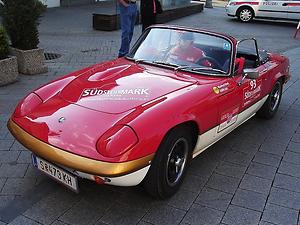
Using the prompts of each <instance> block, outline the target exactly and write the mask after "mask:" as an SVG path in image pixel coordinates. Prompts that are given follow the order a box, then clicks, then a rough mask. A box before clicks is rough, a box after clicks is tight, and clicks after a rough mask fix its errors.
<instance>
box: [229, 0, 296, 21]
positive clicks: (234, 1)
mask: <svg viewBox="0 0 300 225" xmlns="http://www.w3.org/2000/svg"><path fill="white" fill-rule="evenodd" d="M225 9H226V13H227V15H228V16H233V17H237V18H238V19H239V20H240V21H242V22H250V21H251V20H252V19H253V18H254V17H255V18H272V19H288V20H298V21H299V20H300V0H294V1H291V0H289V1H287V0H282V1H276V0H230V1H229V3H228V4H227V5H226V6H225Z"/></svg>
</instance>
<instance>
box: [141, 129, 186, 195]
mask: <svg viewBox="0 0 300 225" xmlns="http://www.w3.org/2000/svg"><path fill="white" fill-rule="evenodd" d="M191 136H192V135H191V133H190V132H187V130H185V129H173V130H171V131H170V132H169V133H168V134H167V135H166V137H165V138H164V140H163V141H162V143H161V144H160V146H159V148H158V150H157V153H156V155H155V158H154V160H153V162H152V164H151V167H150V169H149V171H148V174H147V176H146V178H145V180H144V181H143V186H144V188H145V189H146V191H147V192H148V193H149V194H150V195H152V196H153V197H155V198H161V199H164V198H168V197H170V196H172V195H173V194H175V192H176V191H177V190H178V189H179V187H180V185H181V184H182V181H183V178H184V176H185V174H186V170H187V167H188V165H189V163H190V161H191V158H192V152H191V149H192V144H191V143H192V140H191Z"/></svg>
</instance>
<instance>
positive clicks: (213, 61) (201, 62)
mask: <svg viewBox="0 0 300 225" xmlns="http://www.w3.org/2000/svg"><path fill="white" fill-rule="evenodd" d="M205 60H207V61H208V62H210V63H211V64H212V67H213V68H214V69H219V70H222V69H223V68H222V66H221V65H220V63H219V62H218V61H217V60H215V59H214V58H212V57H210V56H203V57H202V58H200V59H198V61H197V62H196V64H199V65H203V61H205Z"/></svg>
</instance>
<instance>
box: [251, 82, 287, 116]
mask: <svg viewBox="0 0 300 225" xmlns="http://www.w3.org/2000/svg"><path fill="white" fill-rule="evenodd" d="M281 95H282V82H281V80H278V81H276V83H275V85H274V87H273V88H272V91H271V93H270V95H269V97H268V98H267V100H266V102H265V103H264V104H263V106H262V107H261V108H260V109H259V110H258V112H257V115H258V116H259V117H261V118H264V119H271V118H273V117H274V116H275V114H276V112H277V110H278V108H279V105H280V101H281Z"/></svg>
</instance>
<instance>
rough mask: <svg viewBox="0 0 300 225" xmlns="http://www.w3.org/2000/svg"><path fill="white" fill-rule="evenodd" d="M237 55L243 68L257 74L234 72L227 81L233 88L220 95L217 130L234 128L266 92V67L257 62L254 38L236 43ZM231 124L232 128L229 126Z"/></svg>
mask: <svg viewBox="0 0 300 225" xmlns="http://www.w3.org/2000/svg"><path fill="white" fill-rule="evenodd" d="M237 51H238V53H237V57H239V58H242V57H243V58H244V59H245V63H244V69H248V71H252V72H255V73H257V74H258V76H257V77H256V78H249V77H247V76H246V75H245V74H244V73H235V74H234V76H232V77H231V78H230V79H231V80H230V81H228V82H227V83H229V84H231V85H234V89H233V90H232V91H231V92H228V93H227V95H224V96H222V102H223V103H225V102H226V101H227V100H229V102H230V103H229V102H227V103H225V104H220V114H219V118H220V121H219V124H220V125H219V129H218V132H223V130H224V129H228V128H229V129H230V130H232V129H234V128H235V127H237V126H238V125H240V124H241V123H243V122H244V121H246V120H247V119H249V118H250V117H251V116H253V115H254V114H255V113H256V112H257V110H258V109H259V108H260V107H261V106H262V104H263V103H264V99H265V98H266V97H265V95H266V93H265V92H264V90H265V88H264V84H265V83H266V80H267V79H268V76H267V70H266V67H265V66H264V65H263V64H259V53H258V48H257V43H256V40H255V39H245V40H243V41H240V42H239V43H238V45H237ZM246 53H247V54H246ZM224 123H225V124H224ZM230 126H232V128H230Z"/></svg>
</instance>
